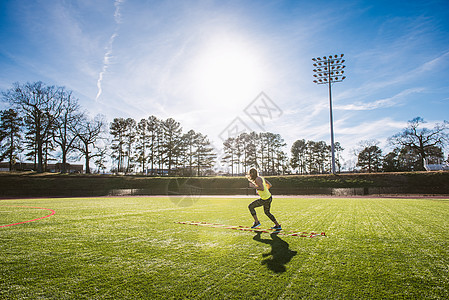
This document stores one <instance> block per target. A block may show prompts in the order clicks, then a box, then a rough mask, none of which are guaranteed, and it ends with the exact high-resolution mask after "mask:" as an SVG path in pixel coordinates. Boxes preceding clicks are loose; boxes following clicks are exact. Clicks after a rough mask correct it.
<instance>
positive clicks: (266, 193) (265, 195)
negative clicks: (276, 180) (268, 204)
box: [257, 177, 271, 200]
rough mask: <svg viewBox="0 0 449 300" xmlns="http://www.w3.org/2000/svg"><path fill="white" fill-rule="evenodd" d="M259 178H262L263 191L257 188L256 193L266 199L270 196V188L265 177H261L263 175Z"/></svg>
mask: <svg viewBox="0 0 449 300" xmlns="http://www.w3.org/2000/svg"><path fill="white" fill-rule="evenodd" d="M260 178H262V184H263V191H261V190H257V193H258V194H259V196H260V199H262V200H267V199H268V198H270V197H271V193H270V190H269V189H268V184H267V182H266V181H265V178H263V177H260Z"/></svg>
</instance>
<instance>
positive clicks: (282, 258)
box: [253, 232, 297, 273]
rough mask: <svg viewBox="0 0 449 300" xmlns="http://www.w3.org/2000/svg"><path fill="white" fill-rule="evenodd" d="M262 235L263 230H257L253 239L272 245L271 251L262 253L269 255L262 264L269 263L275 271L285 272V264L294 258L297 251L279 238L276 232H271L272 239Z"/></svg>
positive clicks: (265, 255) (268, 266)
mask: <svg viewBox="0 0 449 300" xmlns="http://www.w3.org/2000/svg"><path fill="white" fill-rule="evenodd" d="M260 235H261V232H257V234H256V235H255V236H254V237H253V240H255V241H257V242H260V243H264V244H267V245H270V246H271V252H269V253H264V254H262V256H263V257H267V258H266V259H264V260H262V264H263V265H267V268H268V269H270V270H272V271H273V272H275V273H283V272H285V271H286V268H285V265H286V264H288V263H289V262H290V261H291V260H292V258H293V256H295V255H296V254H297V252H296V251H292V250H290V249H289V247H288V246H289V245H288V243H287V242H286V241H284V240H282V239H281V238H279V236H278V235H277V234H276V233H272V234H270V236H271V239H262V238H261V237H260Z"/></svg>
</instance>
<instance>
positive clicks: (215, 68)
mask: <svg viewBox="0 0 449 300" xmlns="http://www.w3.org/2000/svg"><path fill="white" fill-rule="evenodd" d="M193 68H194V71H193V88H194V93H195V97H196V100H197V101H200V102H202V103H203V104H207V105H211V104H213V106H214V107H216V108H218V107H220V106H222V105H229V104H238V103H242V101H244V102H245V103H246V102H250V101H251V100H252V99H253V98H254V97H255V96H257V94H258V93H259V92H261V90H262V89H263V84H264V81H265V80H266V77H267V74H266V72H265V71H264V67H263V63H262V59H261V57H260V53H259V52H258V51H255V49H254V47H253V46H252V45H249V44H248V43H245V42H242V41H241V40H238V39H234V40H233V39H215V40H211V41H209V42H208V44H207V45H206V46H205V47H204V48H203V49H202V50H201V51H200V52H199V54H198V56H197V58H196V59H195V63H194V66H193Z"/></svg>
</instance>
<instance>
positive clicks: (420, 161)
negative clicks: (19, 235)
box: [0, 82, 449, 176]
mask: <svg viewBox="0 0 449 300" xmlns="http://www.w3.org/2000/svg"><path fill="white" fill-rule="evenodd" d="M2 96H3V98H2V100H3V101H4V102H7V103H9V104H10V108H9V109H6V110H4V111H0V160H1V161H3V160H6V161H8V163H9V169H10V170H14V169H15V165H16V164H17V163H18V162H24V161H31V162H33V163H34V165H35V168H34V169H35V170H36V171H37V172H44V171H46V170H47V169H48V168H47V166H48V164H49V163H50V162H52V161H53V162H58V164H59V165H60V170H61V172H62V173H65V172H67V171H68V170H67V168H68V167H69V162H73V161H79V160H80V159H84V161H85V172H86V173H90V172H91V170H92V169H93V168H91V162H93V163H94V164H95V166H96V167H97V168H96V171H97V172H105V171H106V169H107V166H108V165H109V166H112V167H111V169H110V170H109V171H111V172H114V173H125V174H129V173H143V174H147V175H175V176H176V175H179V176H202V175H209V174H212V173H214V170H213V166H214V165H216V163H217V162H219V163H221V165H222V168H223V169H225V173H228V174H229V175H235V174H242V173H246V171H247V170H248V169H249V168H251V167H256V168H257V169H259V170H260V171H261V172H262V173H263V174H265V175H279V174H288V173H296V174H321V173H329V172H330V171H331V146H330V145H327V144H326V142H324V141H311V140H309V141H306V140H305V139H299V140H296V141H295V142H294V143H293V145H292V146H291V148H290V158H289V157H288V154H287V153H286V152H285V147H286V146H287V145H286V143H285V142H284V140H283V138H282V137H281V135H280V134H275V133H270V132H263V133H257V132H250V133H241V134H240V135H238V136H236V137H229V138H228V139H226V140H225V141H224V142H223V151H222V152H221V153H219V151H217V150H216V149H215V148H214V147H213V146H212V144H211V142H210V141H209V139H208V137H207V136H206V135H204V134H202V133H199V132H195V131H194V130H189V131H188V132H183V129H182V127H181V124H180V123H179V122H177V121H176V120H174V119H172V118H168V119H166V120H162V119H159V118H157V117H156V116H149V117H148V118H146V119H141V120H140V121H138V122H137V121H136V120H134V119H132V118H126V119H125V118H115V119H114V120H113V121H112V122H111V123H110V124H107V122H106V121H105V119H104V117H103V116H101V115H97V116H94V117H91V116H89V114H88V113H87V112H86V111H84V110H82V108H81V106H80V105H79V103H78V99H77V98H75V97H74V96H73V93H72V91H70V90H67V89H66V88H64V87H57V86H48V85H45V84H44V83H42V82H34V83H26V84H19V83H15V84H13V87H12V88H11V89H9V90H7V91H5V92H3V93H2ZM424 124H425V121H424V120H423V119H422V118H419V117H418V118H415V119H413V120H411V121H409V123H408V126H407V128H405V129H404V130H403V131H402V132H400V133H398V134H396V135H394V136H392V137H390V138H389V143H390V145H392V146H394V150H393V151H391V152H389V153H387V154H386V155H383V154H382V150H381V149H380V148H379V146H378V144H379V142H377V141H363V142H361V143H360V147H359V148H358V149H356V150H355V151H354V155H355V156H356V157H357V164H356V167H357V168H358V169H359V170H361V171H364V172H380V171H386V172H389V171H413V170H423V169H424V164H425V162H428V163H435V162H442V161H444V151H443V149H444V147H446V146H447V145H448V143H449V138H448V133H447V130H448V128H449V126H448V122H446V121H444V122H443V123H441V124H437V125H435V126H434V128H432V129H428V128H426V127H424V126H425V125H424ZM108 125H109V127H108ZM334 146H335V147H334V148H335V153H336V156H335V158H336V160H335V161H336V166H337V170H338V172H340V171H341V170H342V164H343V159H342V151H343V150H344V149H343V148H342V146H341V145H340V143H339V142H336V143H335V145H334ZM448 159H449V158H448Z"/></svg>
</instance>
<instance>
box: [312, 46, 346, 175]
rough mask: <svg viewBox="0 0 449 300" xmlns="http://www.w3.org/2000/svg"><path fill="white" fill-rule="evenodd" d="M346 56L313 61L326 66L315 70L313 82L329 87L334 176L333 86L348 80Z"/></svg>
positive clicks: (334, 56)
mask: <svg viewBox="0 0 449 300" xmlns="http://www.w3.org/2000/svg"><path fill="white" fill-rule="evenodd" d="M343 56H344V54H340V56H338V55H337V54H335V55H329V56H323V58H321V57H317V58H312V60H313V61H315V62H317V63H318V66H321V63H323V64H324V66H325V67H324V68H323V69H324V70H322V69H320V68H317V69H314V70H313V72H315V74H313V77H315V78H316V79H315V80H314V81H313V82H314V83H316V84H327V85H328V87H329V114H330V128H331V150H332V174H336V171H335V143H334V125H333V123H334V120H333V115H332V84H333V83H336V82H342V81H343V80H345V79H346V76H343V74H344V72H345V71H343V69H344V68H346V66H345V65H343V63H344V62H345V60H344V59H342V58H343ZM313 66H314V67H317V66H316V64H313Z"/></svg>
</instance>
